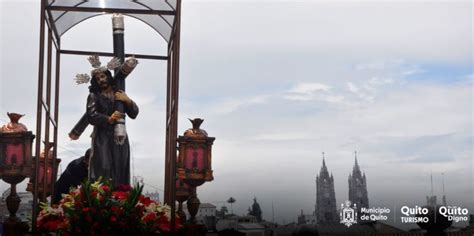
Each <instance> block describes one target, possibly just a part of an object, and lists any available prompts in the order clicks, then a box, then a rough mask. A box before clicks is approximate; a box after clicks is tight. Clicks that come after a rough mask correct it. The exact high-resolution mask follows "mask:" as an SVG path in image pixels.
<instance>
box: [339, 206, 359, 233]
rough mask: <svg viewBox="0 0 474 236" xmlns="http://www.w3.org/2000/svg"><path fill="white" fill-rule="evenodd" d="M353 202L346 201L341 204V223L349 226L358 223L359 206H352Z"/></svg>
mask: <svg viewBox="0 0 474 236" xmlns="http://www.w3.org/2000/svg"><path fill="white" fill-rule="evenodd" d="M351 204H352V202H351V201H346V202H345V203H343V204H341V212H340V216H341V224H344V225H345V226H347V227H350V226H351V225H353V224H357V206H356V204H355V203H354V205H353V206H352V207H351Z"/></svg>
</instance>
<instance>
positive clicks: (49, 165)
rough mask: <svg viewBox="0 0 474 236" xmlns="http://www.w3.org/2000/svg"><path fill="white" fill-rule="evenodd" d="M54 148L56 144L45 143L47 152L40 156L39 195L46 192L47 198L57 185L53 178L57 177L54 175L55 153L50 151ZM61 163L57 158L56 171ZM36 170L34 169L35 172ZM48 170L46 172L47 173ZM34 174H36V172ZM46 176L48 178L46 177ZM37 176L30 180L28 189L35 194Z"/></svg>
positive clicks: (44, 151)
mask: <svg viewBox="0 0 474 236" xmlns="http://www.w3.org/2000/svg"><path fill="white" fill-rule="evenodd" d="M53 146H54V143H51V142H47V143H45V150H43V152H41V154H40V159H39V166H38V168H39V171H38V194H39V196H43V195H44V193H43V192H44V191H45V190H46V193H45V194H46V197H47V196H49V195H51V189H52V186H53V184H54V183H55V180H54V179H53V176H56V175H55V174H53V151H52V150H50V149H51V148H52V147H53ZM46 150H47V153H48V157H46ZM60 162H61V159H59V158H56V161H55V163H54V170H55V171H57V170H58V166H59V163H60ZM34 170H35V169H34V168H33V171H34ZM45 170H46V171H45ZM34 173H36V172H35V171H34ZM45 174H46V176H45ZM35 178H36V176H32V177H31V178H30V182H29V183H28V186H27V187H26V191H30V192H33V189H34V182H35ZM43 201H44V199H43Z"/></svg>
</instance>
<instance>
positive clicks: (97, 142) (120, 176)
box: [87, 93, 138, 186]
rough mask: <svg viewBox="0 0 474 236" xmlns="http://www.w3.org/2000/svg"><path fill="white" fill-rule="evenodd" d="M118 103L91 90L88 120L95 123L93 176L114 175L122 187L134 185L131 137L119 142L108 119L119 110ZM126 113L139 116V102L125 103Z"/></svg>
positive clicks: (91, 177)
mask: <svg viewBox="0 0 474 236" xmlns="http://www.w3.org/2000/svg"><path fill="white" fill-rule="evenodd" d="M115 103H116V102H115V101H113V100H110V99H109V98H107V97H105V96H104V95H102V94H98V93H90V94H89V97H88V98H87V119H88V121H89V123H90V124H91V125H93V126H94V132H93V133H92V153H93V154H92V157H91V160H90V164H89V166H90V169H89V171H90V172H89V178H90V179H91V180H97V179H98V178H99V177H100V176H102V177H103V178H105V179H110V178H111V179H112V183H113V184H114V185H115V186H118V185H120V184H130V146H129V142H128V137H127V138H126V139H125V143H124V144H123V145H118V144H116V143H115V140H114V125H113V124H109V122H108V118H109V116H110V115H112V113H113V112H114V111H115V110H116V104H115ZM125 113H126V114H127V115H128V116H129V117H130V118H132V119H135V118H136V117H137V115H138V106H137V104H136V103H135V102H133V101H132V102H131V105H130V106H125Z"/></svg>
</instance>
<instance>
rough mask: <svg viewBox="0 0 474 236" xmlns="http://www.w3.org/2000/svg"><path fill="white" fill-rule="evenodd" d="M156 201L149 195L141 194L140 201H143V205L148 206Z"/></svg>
mask: <svg viewBox="0 0 474 236" xmlns="http://www.w3.org/2000/svg"><path fill="white" fill-rule="evenodd" d="M153 202H154V201H153V200H151V199H150V198H149V197H145V196H143V195H141V196H140V203H142V204H143V205H145V206H148V205H150V204H151V203H153Z"/></svg>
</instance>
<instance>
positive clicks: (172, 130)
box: [32, 0, 181, 231]
mask: <svg viewBox="0 0 474 236" xmlns="http://www.w3.org/2000/svg"><path fill="white" fill-rule="evenodd" d="M176 1H177V2H176V8H175V10H172V11H168V10H163V11H162V10H151V9H124V8H97V7H79V6H75V7H58V6H48V5H47V0H41V13H40V36H39V63H38V97H37V113H36V137H37V138H36V143H35V149H34V150H35V156H36V157H39V154H40V153H41V143H43V142H42V141H45V142H46V143H48V142H50V128H51V125H52V126H53V135H52V136H53V137H52V138H53V141H52V142H53V143H54V149H53V162H51V163H54V162H55V160H56V158H57V146H58V126H59V85H60V78H59V71H60V60H61V54H73V55H92V54H98V55H99V56H113V53H108V52H91V51H79V50H64V49H61V35H59V34H58V31H57V28H56V25H55V22H54V21H53V20H52V19H53V18H52V17H51V16H52V14H51V11H67V12H96V13H104V14H107V13H122V14H147V15H159V16H161V15H174V16H175V17H174V21H173V24H172V26H171V27H172V28H171V36H170V39H169V41H168V50H167V54H168V55H166V56H157V55H141V54H125V55H126V56H130V55H134V56H135V57H136V58H141V59H152V60H166V61H167V72H166V73H167V91H166V94H167V99H166V141H165V145H166V146H165V191H164V203H166V204H168V205H169V206H170V207H171V210H172V212H176V211H175V192H176V189H175V188H176V186H175V182H176V154H177V153H176V152H177V142H176V139H177V133H178V130H177V128H178V97H179V96H178V95H179V50H180V25H181V0H176ZM47 15H48V16H49V17H48V18H46V16H47ZM46 25H47V29H46V30H47V36H46V37H45V26H46ZM73 27H74V26H73ZM45 41H46V42H47V56H46V67H45V50H44V48H45V46H46V45H45ZM52 45H54V47H55V63H56V65H55V67H54V68H55V75H54V77H55V78H54V79H55V83H54V111H51V92H52V91H51V89H52V88H51V87H52V85H51V82H52V80H51V79H52V73H53V72H52V54H53V46H52ZM45 69H46V81H45V78H44V77H45V76H44V70H45ZM44 82H46V88H44ZM44 89H46V98H44V97H43V94H44ZM43 112H44V115H43ZM52 112H53V113H54V114H53V115H52ZM43 122H44V134H43V133H42V131H43V130H42V128H43V126H42V124H43ZM45 152H46V153H45V156H46V157H47V156H48V149H45ZM46 163H48V162H46ZM39 164H40V163H39V158H36V159H35V163H34V165H35V170H36V173H35V176H39V168H38V167H39ZM52 168H55V167H54V166H52ZM43 169H44V170H45V172H46V170H47V169H48V168H47V167H45V168H43ZM56 172H57V171H56V170H55V169H53V175H54V176H53V180H56V177H57V176H56V174H57V173H56ZM43 176H44V177H45V180H44V181H43V183H46V177H47V174H46V173H44V175H43ZM38 183H39V182H38V178H35V181H34V190H33V213H32V216H33V217H32V218H33V220H32V221H33V222H32V225H33V231H35V229H36V227H35V226H36V218H37V214H38V200H41V201H43V202H45V201H46V192H48V191H43V193H42V194H41V196H39V193H38ZM51 188H53V189H51V193H54V185H52V187H51ZM174 216H175V215H174V214H172V226H174V224H173V223H174V221H175V220H174ZM173 228H174V227H173ZM172 230H173V231H174V229H172Z"/></svg>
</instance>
